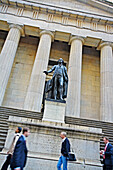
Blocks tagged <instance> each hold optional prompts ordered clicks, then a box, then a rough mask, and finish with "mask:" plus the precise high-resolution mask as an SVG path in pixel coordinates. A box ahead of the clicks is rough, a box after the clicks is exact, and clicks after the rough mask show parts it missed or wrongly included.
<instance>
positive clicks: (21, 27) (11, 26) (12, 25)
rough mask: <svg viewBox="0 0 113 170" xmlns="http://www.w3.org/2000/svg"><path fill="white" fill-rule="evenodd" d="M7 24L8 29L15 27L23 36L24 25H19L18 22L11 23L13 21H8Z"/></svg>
mask: <svg viewBox="0 0 113 170" xmlns="http://www.w3.org/2000/svg"><path fill="white" fill-rule="evenodd" d="M8 24H9V29H11V28H17V29H18V30H19V31H20V33H21V35H22V36H23V37H24V36H25V33H24V25H20V24H13V23H8Z"/></svg>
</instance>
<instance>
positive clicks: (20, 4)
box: [1, 0, 113, 24]
mask: <svg viewBox="0 0 113 170" xmlns="http://www.w3.org/2000/svg"><path fill="white" fill-rule="evenodd" d="M81 1H82V0H81ZM90 1H91V0H90ZM1 4H5V5H8V6H10V5H11V6H15V7H16V8H23V9H25V10H26V9H28V10H32V11H33V10H36V11H38V12H41V11H43V13H46V14H47V13H48V14H49V13H50V14H54V15H60V16H67V17H69V18H72V17H74V15H75V18H76V16H77V17H78V18H79V19H80V20H85V18H87V21H88V20H89V22H97V23H99V22H100V23H101V21H102V23H105V24H106V23H109V24H113V17H108V16H102V15H98V14H94V13H87V12H84V11H77V10H73V9H68V8H61V7H60V8H58V7H57V8H56V7H51V6H50V5H48V6H47V5H44V4H41V3H36V4H35V3H31V2H29V3H28V2H26V1H15V0H10V1H7V3H6V1H5V2H4V1H2V2H1ZM71 15H72V16H71Z"/></svg>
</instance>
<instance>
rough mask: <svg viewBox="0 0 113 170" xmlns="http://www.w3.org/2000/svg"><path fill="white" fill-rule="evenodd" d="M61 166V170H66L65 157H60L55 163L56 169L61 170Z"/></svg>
mask: <svg viewBox="0 0 113 170" xmlns="http://www.w3.org/2000/svg"><path fill="white" fill-rule="evenodd" d="M62 164H63V170H67V157H65V156H63V155H61V156H60V158H59V161H58V163H57V169H58V170H61V165H62Z"/></svg>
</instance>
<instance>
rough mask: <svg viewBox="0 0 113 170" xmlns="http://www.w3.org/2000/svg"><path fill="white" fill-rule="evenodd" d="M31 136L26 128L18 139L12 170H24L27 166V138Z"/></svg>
mask: <svg viewBox="0 0 113 170" xmlns="http://www.w3.org/2000/svg"><path fill="white" fill-rule="evenodd" d="M28 136H29V129H28V128H24V129H23V134H22V135H21V136H20V138H19V139H18V141H17V143H16V146H15V149H14V153H13V157H12V160H11V169H12V170H23V168H24V167H25V165H26V160H27V147H26V137H28Z"/></svg>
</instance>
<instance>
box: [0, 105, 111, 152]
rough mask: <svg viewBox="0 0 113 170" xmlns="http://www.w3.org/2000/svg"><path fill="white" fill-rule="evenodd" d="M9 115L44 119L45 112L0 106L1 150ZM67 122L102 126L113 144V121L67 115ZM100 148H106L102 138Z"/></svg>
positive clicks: (104, 134) (103, 131)
mask: <svg viewBox="0 0 113 170" xmlns="http://www.w3.org/2000/svg"><path fill="white" fill-rule="evenodd" d="M9 116H17V117H26V118H33V119H38V120H42V117H43V113H38V112H32V111H27V110H21V109H14V108H8V107H0V151H1V150H2V149H3V147H4V143H5V140H6V136H7V132H8V122H7V120H8V118H9ZM65 122H66V123H67V124H74V125H82V126H88V127H95V128H102V133H103V136H107V137H109V139H110V142H111V144H112V145H113V123H108V122H102V121H96V120H88V119H81V118H72V117H67V116H66V117H65ZM100 149H104V143H103V140H102V138H101V141H100Z"/></svg>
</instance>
